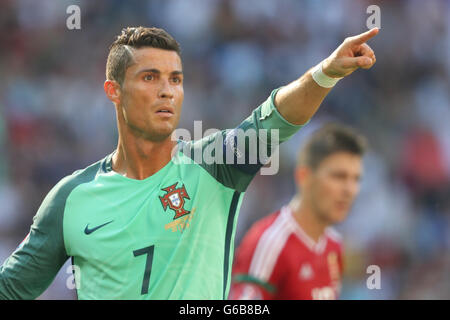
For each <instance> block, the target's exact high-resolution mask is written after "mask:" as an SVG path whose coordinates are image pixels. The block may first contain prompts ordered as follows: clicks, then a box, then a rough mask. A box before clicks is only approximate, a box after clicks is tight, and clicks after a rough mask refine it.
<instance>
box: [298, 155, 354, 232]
mask: <svg viewBox="0 0 450 320" xmlns="http://www.w3.org/2000/svg"><path fill="white" fill-rule="evenodd" d="M307 171H308V172H307V173H306V174H305V178H304V179H302V181H301V183H300V184H301V186H300V188H301V190H302V191H301V192H302V198H303V199H304V200H305V201H308V203H309V204H310V206H311V207H312V209H313V211H314V212H315V213H316V214H317V215H318V218H319V219H320V220H321V221H323V222H325V223H326V224H329V225H333V224H336V223H339V222H342V221H343V220H344V219H345V218H346V217H347V214H348V212H349V211H350V208H351V206H352V204H353V201H354V199H355V197H356V196H357V195H358V193H359V189H360V177H361V174H362V159H361V157H360V156H358V155H355V154H352V153H348V152H337V153H333V154H331V155H329V156H328V157H326V158H325V159H323V160H322V161H321V163H320V164H319V166H318V167H317V168H316V169H315V170H311V169H307Z"/></svg>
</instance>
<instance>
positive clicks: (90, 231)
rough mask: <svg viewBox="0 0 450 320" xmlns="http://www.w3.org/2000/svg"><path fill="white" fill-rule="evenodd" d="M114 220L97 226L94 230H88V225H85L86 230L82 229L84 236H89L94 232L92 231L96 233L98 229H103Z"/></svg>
mask: <svg viewBox="0 0 450 320" xmlns="http://www.w3.org/2000/svg"><path fill="white" fill-rule="evenodd" d="M113 221H114V220H111V221H109V222H106V223H104V224H101V225H99V226H97V227H95V228H92V229H89V223H88V224H87V226H86V228H84V233H85V234H91V233H92V232H94V231H97V230H98V229H100V228H101V227H104V226H106V225H107V224H109V223H111V222H113Z"/></svg>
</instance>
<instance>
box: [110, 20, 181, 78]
mask: <svg viewBox="0 0 450 320" xmlns="http://www.w3.org/2000/svg"><path fill="white" fill-rule="evenodd" d="M127 46H128V47H127ZM130 47H131V48H134V49H139V48H142V47H151V48H158V49H164V50H170V51H175V52H176V53H178V55H179V56H180V57H181V49H180V45H179V44H178V42H177V41H176V40H175V39H174V38H173V37H172V36H171V35H170V34H169V33H167V32H166V31H165V30H163V29H160V28H145V27H127V28H124V29H122V33H121V34H120V35H118V36H117V38H116V40H115V41H114V42H113V43H112V44H111V46H110V47H109V54H108V60H107V62H106V79H107V80H114V81H117V82H118V83H119V84H120V85H122V83H123V80H124V79H125V72H126V70H127V69H128V67H129V66H130V65H132V64H133V63H134V61H133V56H132V53H131V52H130V50H129V48H130Z"/></svg>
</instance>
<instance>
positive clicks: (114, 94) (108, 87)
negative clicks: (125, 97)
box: [103, 80, 121, 104]
mask: <svg viewBox="0 0 450 320" xmlns="http://www.w3.org/2000/svg"><path fill="white" fill-rule="evenodd" d="M103 89H104V90H105V93H106V96H107V97H108V99H109V100H111V101H112V102H113V103H114V104H119V103H120V94H121V91H120V85H119V84H118V83H117V82H116V81H114V80H106V81H105V83H104V84H103Z"/></svg>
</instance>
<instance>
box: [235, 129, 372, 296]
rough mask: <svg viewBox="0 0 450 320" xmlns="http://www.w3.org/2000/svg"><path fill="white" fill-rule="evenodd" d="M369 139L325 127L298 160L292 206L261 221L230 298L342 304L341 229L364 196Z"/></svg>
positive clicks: (243, 252)
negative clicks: (362, 182) (362, 187)
mask: <svg viewBox="0 0 450 320" xmlns="http://www.w3.org/2000/svg"><path fill="white" fill-rule="evenodd" d="M365 146H366V141H365V138H364V137H362V136H360V135H358V134H357V133H355V132H354V131H353V130H351V129H350V128H347V127H344V126H340V125H326V126H324V127H323V128H321V129H319V130H318V131H316V132H315V133H314V134H313V135H312V136H311V137H310V139H309V140H308V141H307V142H306V144H305V146H304V147H303V148H302V150H301V151H300V154H299V158H298V163H297V167H296V169H295V182H296V185H297V188H298V192H297V194H296V195H295V196H294V198H293V199H292V201H291V202H290V203H289V204H288V205H286V206H283V207H282V208H281V209H280V210H278V211H277V212H275V213H272V214H271V215H269V216H267V217H265V218H263V219H261V220H259V221H257V222H256V223H255V224H254V225H253V226H252V227H251V228H250V230H249V231H248V233H247V234H246V235H245V237H244V238H243V240H242V243H241V245H240V247H239V249H238V251H237V254H236V259H235V263H234V266H233V283H232V287H231V290H230V295H229V299H233V300H236V299H265V300H269V299H285V300H289V299H293V300H294V299H298V300H306V299H319V300H322V299H337V298H338V297H339V292H340V279H341V275H342V270H343V263H342V244H341V241H340V236H339V235H338V234H337V233H336V231H334V230H333V229H332V228H331V226H332V225H334V224H337V223H339V222H342V221H343V220H344V219H345V218H346V216H347V213H348V212H349V210H350V208H351V205H352V203H353V200H354V199H355V197H356V196H357V194H358V192H359V181H360V177H361V173H362V156H363V154H364V151H365V148H366V147H365Z"/></svg>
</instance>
